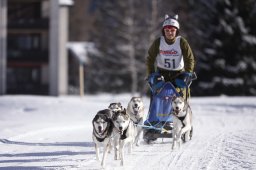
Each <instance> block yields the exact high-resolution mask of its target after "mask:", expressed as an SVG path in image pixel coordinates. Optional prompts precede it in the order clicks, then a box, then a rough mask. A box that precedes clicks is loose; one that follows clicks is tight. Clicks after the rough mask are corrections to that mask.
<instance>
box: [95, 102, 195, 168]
mask: <svg viewBox="0 0 256 170" xmlns="http://www.w3.org/2000/svg"><path fill="white" fill-rule="evenodd" d="M172 107H173V111H172V114H173V142H172V149H174V148H175V147H176V145H177V144H178V145H179V147H180V145H181V142H182V140H181V138H182V135H183V134H185V141H188V140H189V139H190V137H191V136H190V130H191V128H192V112H191V109H190V107H189V105H188V104H187V102H185V101H184V99H183V98H182V97H173V99H172ZM143 121H144V104H143V101H142V98H141V97H132V98H131V100H130V101H129V103H128V106H127V108H124V107H123V106H122V105H121V103H111V104H110V105H109V106H108V108H107V109H104V110H100V111H98V112H97V114H96V115H95V117H94V118H93V120H92V124H93V133H92V139H93V142H94V143H95V151H96V159H97V160H100V159H99V157H100V156H99V153H100V148H101V147H102V148H103V156H102V161H101V165H102V166H103V167H104V166H105V160H106V156H107V154H108V152H110V150H111V149H112V148H114V159H115V160H117V159H120V160H121V165H122V166H123V165H124V153H125V151H124V148H125V146H128V153H131V152H132V149H133V145H136V146H139V138H140V136H141V133H142V131H143V129H142V127H143Z"/></svg>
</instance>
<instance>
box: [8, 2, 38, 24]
mask: <svg viewBox="0 0 256 170" xmlns="http://www.w3.org/2000/svg"><path fill="white" fill-rule="evenodd" d="M39 18H41V2H40V1H38V2H29V1H28V2H26V1H24V2H22V3H21V1H16V2H15V1H8V21H18V22H22V21H24V20H36V19H39Z"/></svg>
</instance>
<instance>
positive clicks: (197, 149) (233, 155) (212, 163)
mask: <svg viewBox="0 0 256 170" xmlns="http://www.w3.org/2000/svg"><path fill="white" fill-rule="evenodd" d="M130 97H131V96H129V95H123V96H109V95H103V96H88V97H86V98H85V99H79V98H77V97H66V98H64V97H63V98H50V97H35V96H24V97H23V96H20V97H15V96H5V97H0V111H1V113H0V169H15V170H16V169H18V170H20V169H21V170H23V169H24V170H27V169H33V170H42V169H54V170H55V169H74V170H75V169H81V170H84V169H86V170H87V169H102V168H101V166H100V162H98V161H96V157H95V151H94V145H93V143H92V140H91V132H92V127H91V120H92V118H93V116H94V114H95V113H96V112H97V111H98V110H100V109H103V108H105V107H107V106H108V104H109V103H110V102H115V101H121V102H122V103H123V105H124V106H125V105H126V103H127V102H128V100H129V99H130ZM255 99H256V98H255V97H251V98H249V97H248V98H245V97H235V98H231V97H212V98H193V99H191V107H192V110H193V118H194V119H193V120H194V135H193V140H192V141H190V142H188V143H186V144H183V145H182V147H181V148H180V149H176V150H174V151H172V150H171V139H163V140H162V139H158V140H157V141H156V142H155V143H154V144H150V145H148V144H145V143H144V142H143V141H142V142H141V145H140V146H139V147H135V148H134V151H133V153H132V154H128V153H126V154H125V161H126V162H125V166H124V167H121V166H120V160H117V161H114V159H113V158H114V156H113V151H112V153H110V154H108V157H107V160H106V165H107V166H106V168H105V169H114V170H119V169H120V170H121V169H145V170H149V169H153V170H154V169H155V170H158V169H172V170H183V169H184V170H198V169H205V170H216V169H217V170H225V169H227V170H229V169H237V170H254V169H256V133H255V131H256V126H255V125H256V103H255V102H254V101H255ZM144 102H145V105H146V106H148V104H149V100H148V99H147V98H144Z"/></svg>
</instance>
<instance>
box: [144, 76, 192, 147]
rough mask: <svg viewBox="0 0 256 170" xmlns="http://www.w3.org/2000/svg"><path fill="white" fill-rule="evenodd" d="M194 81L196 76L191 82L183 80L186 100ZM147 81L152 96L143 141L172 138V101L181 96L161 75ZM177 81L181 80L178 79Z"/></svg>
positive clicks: (150, 77) (151, 77)
mask: <svg viewBox="0 0 256 170" xmlns="http://www.w3.org/2000/svg"><path fill="white" fill-rule="evenodd" d="M194 79H196V75H195V74H193V76H192V78H191V79H190V80H182V81H183V82H184V83H185V88H186V98H188V88H189V86H190V85H191V83H192V80H194ZM147 81H148V84H149V87H150V89H151V93H152V95H151V100H150V106H149V111H148V116H147V119H146V120H145V121H144V125H143V139H144V141H145V142H146V143H150V142H151V141H155V140H157V138H172V129H173V118H172V114H171V113H172V99H173V97H174V96H180V94H179V93H178V92H177V90H176V88H175V87H174V85H173V84H172V83H171V82H165V81H164V78H163V76H161V75H160V74H159V73H153V74H151V75H150V76H149V77H148V79H147ZM177 81H181V80H180V79H177ZM191 135H192V131H191Z"/></svg>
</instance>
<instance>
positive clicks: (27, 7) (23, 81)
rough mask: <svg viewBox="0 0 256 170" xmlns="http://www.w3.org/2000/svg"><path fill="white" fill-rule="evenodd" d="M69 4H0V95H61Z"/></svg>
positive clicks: (44, 0) (13, 0) (33, 0)
mask: <svg viewBox="0 0 256 170" xmlns="http://www.w3.org/2000/svg"><path fill="white" fill-rule="evenodd" d="M70 5H73V1H72V0H22V1H20V0H0V13H1V21H0V26H1V32H0V35H1V36H0V38H1V41H0V42H1V43H0V54H1V57H0V70H1V73H0V74H1V76H0V94H41V95H53V96H58V95H64V94H67V91H68V71H67V70H68V69H67V67H68V66H67V65H68V63H67V48H66V43H67V41H68V18H69V13H68V12H69V11H68V10H69V6H70Z"/></svg>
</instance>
